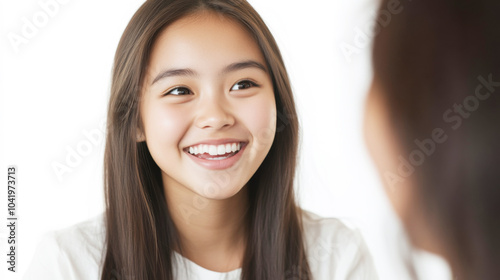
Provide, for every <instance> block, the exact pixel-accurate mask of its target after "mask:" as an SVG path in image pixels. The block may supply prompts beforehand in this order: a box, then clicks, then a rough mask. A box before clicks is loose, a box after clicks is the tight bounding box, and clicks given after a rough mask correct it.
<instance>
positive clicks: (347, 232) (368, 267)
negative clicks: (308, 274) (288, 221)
mask: <svg viewBox="0 0 500 280" xmlns="http://www.w3.org/2000/svg"><path fill="white" fill-rule="evenodd" d="M302 226H303V229H304V242H305V245H306V252H307V255H308V261H309V266H310V267H311V271H312V273H313V276H314V277H313V278H315V279H350V280H371V279H378V277H377V273H376V271H375V268H374V264H373V260H372V257H371V254H370V252H369V250H368V247H367V246H366V244H365V241H364V239H363V237H362V235H361V233H360V231H359V230H356V229H352V228H350V227H348V226H346V225H345V224H344V223H343V222H342V221H341V220H339V219H337V218H324V217H321V216H319V215H316V214H314V213H312V212H309V211H305V210H302Z"/></svg>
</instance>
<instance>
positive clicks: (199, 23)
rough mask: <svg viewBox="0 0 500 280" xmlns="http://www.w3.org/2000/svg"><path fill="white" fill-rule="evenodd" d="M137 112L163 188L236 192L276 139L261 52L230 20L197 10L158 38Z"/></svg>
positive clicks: (209, 194) (215, 195)
mask: <svg viewBox="0 0 500 280" xmlns="http://www.w3.org/2000/svg"><path fill="white" fill-rule="evenodd" d="M146 74H147V75H146V78H145V81H144V83H145V84H144V87H143V89H144V90H143V92H142V97H141V98H142V99H141V106H140V113H141V119H142V123H143V131H139V132H138V139H139V141H143V140H144V141H146V143H147V146H148V148H149V151H150V153H151V155H152V157H153V159H154V161H155V162H156V164H157V165H158V166H159V167H160V169H161V170H162V177H163V182H164V185H165V187H166V188H172V189H173V188H176V189H178V190H179V189H183V190H186V189H187V190H189V191H192V192H194V193H196V194H198V195H201V196H203V197H206V198H212V199H224V198H228V197H231V196H233V195H235V194H236V193H237V192H239V191H240V190H241V189H242V187H243V186H244V185H245V184H246V183H247V182H248V180H249V179H250V178H251V177H252V175H253V174H254V173H255V171H256V170H257V168H258V167H259V166H260V164H261V163H262V161H263V160H264V158H265V157H266V155H267V153H268V152H269V149H270V148H271V144H272V142H273V140H274V135H275V127H276V103H275V99H274V92H273V85H272V82H271V78H270V76H269V72H268V70H267V68H266V62H265V60H264V57H263V55H262V53H261V51H260V49H259V47H258V45H257V44H256V42H255V41H254V39H253V37H252V36H251V34H250V33H248V32H247V31H246V30H245V29H244V28H243V27H242V26H240V25H239V24H238V23H236V22H235V21H233V20H230V19H227V18H223V17H222V16H219V15H217V14H215V13H210V12H201V13H197V14H195V15H192V16H188V17H185V18H183V19H180V20H178V21H176V22H174V23H173V24H171V25H170V26H168V27H167V28H166V29H165V30H164V31H163V32H162V33H161V34H160V36H159V37H158V39H157V40H156V42H155V44H154V46H153V49H152V55H151V58H150V62H149V66H148V69H147V72H146Z"/></svg>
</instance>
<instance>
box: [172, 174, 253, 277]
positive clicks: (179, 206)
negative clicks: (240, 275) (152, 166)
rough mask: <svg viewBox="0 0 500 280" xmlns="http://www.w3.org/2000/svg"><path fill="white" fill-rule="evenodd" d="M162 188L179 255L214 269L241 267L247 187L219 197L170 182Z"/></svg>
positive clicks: (244, 239) (245, 233)
mask: <svg viewBox="0 0 500 280" xmlns="http://www.w3.org/2000/svg"><path fill="white" fill-rule="evenodd" d="M164 189H165V196H166V199H167V204H168V208H169V212H170V214H171V216H172V220H173V222H174V223H175V225H176V227H177V231H178V233H179V237H180V241H181V245H182V248H181V251H182V255H183V256H184V257H186V258H188V259H189V260H191V261H193V262H194V263H196V264H198V265H199V266H202V267H204V268H206V269H209V270H213V271H218V272H227V271H231V270H234V269H237V268H240V267H241V265H242V261H243V256H244V253H245V248H246V238H247V232H248V230H247V214H248V207H249V203H248V193H247V188H246V187H243V188H242V189H241V190H240V192H238V193H237V194H235V195H234V196H232V197H230V198H227V199H222V200H214V199H207V198H204V197H202V196H200V195H198V194H196V193H194V192H193V191H191V190H189V189H188V188H186V187H184V186H182V185H180V184H176V183H173V182H169V184H168V187H167V186H164Z"/></svg>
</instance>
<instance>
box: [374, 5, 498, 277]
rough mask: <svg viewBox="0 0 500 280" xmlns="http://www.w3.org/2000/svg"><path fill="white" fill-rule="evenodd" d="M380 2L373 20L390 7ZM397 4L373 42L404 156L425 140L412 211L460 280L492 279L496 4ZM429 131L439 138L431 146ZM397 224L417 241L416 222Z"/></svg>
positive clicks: (494, 249) (384, 94)
mask: <svg viewBox="0 0 500 280" xmlns="http://www.w3.org/2000/svg"><path fill="white" fill-rule="evenodd" d="M382 2H383V3H382V6H381V7H382V8H381V10H380V13H379V15H382V13H384V12H385V13H387V11H383V9H384V8H385V7H388V5H391V4H390V2H392V1H389V0H385V1H382ZM402 5H403V6H402V11H400V12H399V13H398V14H395V15H393V16H392V20H391V21H390V23H388V25H387V26H385V27H381V29H380V30H379V34H378V36H377V37H376V38H375V42H374V49H373V64H374V73H375V81H376V82H377V84H378V85H379V86H380V89H381V90H380V91H378V93H379V94H381V100H384V102H385V105H386V106H385V107H386V108H387V110H388V113H389V116H390V118H391V125H392V127H393V129H394V132H395V135H396V137H397V140H399V143H400V144H401V146H402V149H403V155H405V156H407V155H410V154H411V153H414V154H415V155H417V154H419V153H418V152H417V150H418V149H422V148H421V147H418V146H417V145H416V141H417V140H418V141H420V143H422V142H425V143H427V144H425V145H427V148H425V149H426V150H427V152H426V153H424V152H423V151H420V154H419V155H420V159H419V164H418V166H415V172H414V175H413V176H412V178H411V181H412V183H413V184H414V187H413V188H412V190H413V193H412V194H414V203H413V205H412V206H413V208H412V210H413V211H412V212H418V213H422V214H423V216H424V217H425V220H426V222H427V223H428V226H429V227H430V228H431V230H432V233H433V236H434V237H436V239H437V240H438V241H439V242H440V245H441V246H442V251H444V252H442V253H443V255H444V256H445V258H446V259H447V260H448V261H449V262H450V264H451V267H452V270H453V273H454V274H455V275H456V277H458V279H466V280H473V279H481V280H494V279H500V265H499V264H500V217H499V213H500V173H499V171H500V145H499V143H500V129H499V122H500V95H499V92H500V87H499V86H500V83H498V82H499V81H500V52H499V50H500V25H499V21H498V13H500V2H499V1H493V0H476V1H465V0H441V1H435V0H419V1H412V2H410V1H404V3H402ZM492 81H493V82H492ZM495 83H496V84H495ZM436 129H438V130H437V131H443V132H444V134H443V133H441V135H442V136H441V137H438V138H440V140H439V141H438V142H441V143H437V142H434V144H432V142H431V139H432V137H433V136H432V133H433V131H435V130H436ZM443 135H446V137H444V136H443ZM443 139H444V140H443ZM443 141H444V142H443ZM433 145H434V146H433ZM431 147H434V148H431ZM422 156H424V157H422ZM422 161H423V163H422ZM405 226H406V228H407V229H409V230H408V233H409V235H410V237H412V238H415V236H413V233H412V230H411V228H412V227H414V226H415V224H414V221H413V220H409V221H406V222H405Z"/></svg>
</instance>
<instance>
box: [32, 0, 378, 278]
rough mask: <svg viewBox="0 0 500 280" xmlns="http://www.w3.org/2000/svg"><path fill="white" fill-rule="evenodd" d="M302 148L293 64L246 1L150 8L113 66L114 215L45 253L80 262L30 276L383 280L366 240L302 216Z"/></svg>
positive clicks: (52, 243)
mask: <svg viewBox="0 0 500 280" xmlns="http://www.w3.org/2000/svg"><path fill="white" fill-rule="evenodd" d="M279 114H281V115H284V116H288V119H287V120H286V122H285V123H283V124H282V123H279V122H278V117H277V116H278V115H279ZM278 127H279V129H277V128H278ZM297 147H298V121H297V118H296V112H295V105H294V100H293V95H292V91H291V87H290V83H289V80H288V75H287V73H286V70H285V67H284V63H283V60H282V58H281V55H280V52H279V49H278V47H277V45H276V42H275V41H274V39H273V37H272V35H271V33H270V32H269V30H268V29H267V27H266V26H265V24H264V22H263V21H262V19H261V18H260V17H259V15H258V14H257V13H256V12H255V11H254V10H253V8H252V7H251V6H250V5H249V4H248V3H247V2H246V1H241V0H227V1H224V0H186V1H165V0H150V1H146V2H145V3H144V4H143V6H142V7H141V8H140V9H139V10H138V11H137V13H136V14H135V15H134V17H133V18H132V20H131V21H130V23H129V25H128V27H127V28H126V30H125V32H124V34H123V36H122V39H121V41H120V44H119V46H118V49H117V52H116V57H115V64H114V69H113V79H112V88H111V99H110V104H109V113H108V131H107V139H106V151H105V191H106V203H107V207H106V213H105V216H104V217H99V218H97V219H94V220H91V221H89V222H86V223H82V224H79V225H76V226H74V227H72V228H70V229H68V230H66V231H61V232H58V233H56V234H55V235H54V236H53V237H52V238H51V239H50V240H49V241H47V242H46V243H45V245H43V246H42V247H41V249H40V250H45V251H48V250H49V251H54V250H55V249H54V248H58V249H56V250H60V251H63V252H64V256H61V255H57V256H53V255H52V259H53V261H54V262H58V261H61V258H63V259H64V260H66V259H75V260H76V259H77V260H78V261H77V262H74V263H70V264H69V265H67V266H63V267H60V268H56V267H54V266H50V265H49V266H45V267H43V265H39V264H37V263H36V262H35V265H34V266H33V268H32V269H31V271H30V272H29V275H33V276H34V277H35V275H36V277H38V278H37V279H40V276H41V275H42V276H43V277H45V276H46V277H50V279H65V280H67V279H96V278H101V279H203V280H207V279H231V280H232V279H234V280H236V279H245V280H255V279H259V280H276V279H304V280H306V279H377V276H376V273H375V271H374V268H373V263H372V260H371V257H370V254H369V253H368V251H367V249H366V246H365V245H364V242H363V240H362V238H361V236H360V235H359V233H357V232H355V231H352V230H350V229H348V228H347V227H345V226H344V225H343V224H342V223H341V222H340V221H338V220H336V219H323V218H320V217H318V216H316V215H314V214H312V213H308V212H305V211H302V210H301V209H300V208H298V207H297V204H296V202H295V194H294V190H293V182H294V176H295V165H296V158H297ZM93 235H94V236H95V237H93V238H92V239H91V238H90V236H93ZM69 243H76V244H81V245H77V246H68V244H69ZM182 264H183V265H182Z"/></svg>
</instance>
